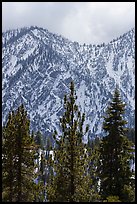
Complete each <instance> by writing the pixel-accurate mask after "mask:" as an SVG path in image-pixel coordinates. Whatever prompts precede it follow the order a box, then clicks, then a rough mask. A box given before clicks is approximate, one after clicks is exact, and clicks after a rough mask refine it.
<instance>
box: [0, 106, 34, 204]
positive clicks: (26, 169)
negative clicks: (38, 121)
mask: <svg viewBox="0 0 137 204" xmlns="http://www.w3.org/2000/svg"><path fill="white" fill-rule="evenodd" d="M29 126H30V121H29V119H28V117H27V112H26V111H25V109H24V107H23V105H21V106H20V107H19V108H18V109H17V111H16V112H14V111H12V112H11V113H9V117H8V121H7V124H6V126H5V127H4V128H3V135H2V199H3V201H9V202H24V201H25V202H26V201H33V199H34V189H35V183H34V178H35V173H34V169H35V166H34V154H35V145H34V142H33V141H32V138H31V136H30V133H29Z"/></svg>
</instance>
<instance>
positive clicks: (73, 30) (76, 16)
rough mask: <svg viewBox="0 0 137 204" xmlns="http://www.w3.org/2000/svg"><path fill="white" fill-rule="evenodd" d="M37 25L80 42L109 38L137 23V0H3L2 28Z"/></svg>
mask: <svg viewBox="0 0 137 204" xmlns="http://www.w3.org/2000/svg"><path fill="white" fill-rule="evenodd" d="M31 25H34V26H35V25H36V26H39V27H43V28H46V29H48V30H49V31H50V32H53V33H56V34H59V35H63V36H64V37H66V38H68V39H70V40H72V41H77V42H79V43H81V44H83V43H86V44H89V43H91V44H94V43H95V44H99V43H102V42H106V43H107V42H110V41H111V40H113V39H114V38H116V37H119V36H120V35H122V34H124V33H125V32H127V31H129V30H130V29H131V28H133V27H135V2H2V29H3V31H5V30H8V29H12V28H21V27H24V26H31Z"/></svg>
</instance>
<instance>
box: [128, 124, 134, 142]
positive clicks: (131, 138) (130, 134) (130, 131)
mask: <svg viewBox="0 0 137 204" xmlns="http://www.w3.org/2000/svg"><path fill="white" fill-rule="evenodd" d="M127 137H128V139H129V140H130V141H132V142H133V143H134V144H135V129H134V128H128V130H127Z"/></svg>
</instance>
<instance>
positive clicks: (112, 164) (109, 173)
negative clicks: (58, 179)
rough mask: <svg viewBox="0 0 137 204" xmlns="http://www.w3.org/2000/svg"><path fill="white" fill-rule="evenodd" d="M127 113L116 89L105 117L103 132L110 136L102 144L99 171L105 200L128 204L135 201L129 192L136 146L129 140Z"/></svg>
mask: <svg viewBox="0 0 137 204" xmlns="http://www.w3.org/2000/svg"><path fill="white" fill-rule="evenodd" d="M124 112H125V104H124V103H123V102H122V100H121V97H120V93H119V90H118V88H116V89H115V92H114V96H113V98H112V102H110V104H109V106H108V108H107V111H106V116H105V117H104V123H103V129H104V131H105V132H106V133H107V135H106V137H104V138H103V139H102V142H101V145H100V166H99V169H100V181H101V185H100V194H101V196H102V198H103V199H106V198H107V197H108V196H118V197H119V199H120V201H123V202H126V201H131V200H132V198H133V197H132V198H131V197H130V195H129V197H128V196H127V194H128V191H127V190H125V189H131V188H132V172H131V169H130V160H131V159H132V156H133V155H132V152H133V143H132V142H130V141H129V140H128V139H127V137H126V128H125V124H126V123H127V122H126V120H124V119H123V114H124ZM132 191H133V188H132ZM130 194H131V192H130ZM127 197H128V199H127Z"/></svg>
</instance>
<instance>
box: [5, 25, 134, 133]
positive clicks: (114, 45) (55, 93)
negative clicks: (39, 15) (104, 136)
mask: <svg viewBox="0 0 137 204" xmlns="http://www.w3.org/2000/svg"><path fill="white" fill-rule="evenodd" d="M2 42H3V49H2V51H3V56H2V66H3V67H2V113H3V122H4V121H6V117H7V114H8V112H9V111H10V110H11V109H16V108H17V107H18V106H19V105H20V104H21V103H22V102H23V103H24V105H25V107H26V109H27V111H28V114H29V116H30V119H31V128H32V129H33V130H34V131H36V130H41V131H42V132H43V133H44V135H48V134H51V132H52V131H53V130H54V128H56V129H57V130H58V131H59V117H60V116H61V115H62V112H63V97H64V94H66V93H68V91H69V84H70V81H71V80H72V79H73V80H74V83H75V89H76V93H77V96H78V100H77V103H78V105H79V107H80V109H81V111H82V112H85V114H86V124H89V126H90V131H91V132H90V133H91V136H93V137H94V136H95V135H101V132H102V121H103V118H102V116H103V114H104V111H105V109H106V107H107V105H108V101H109V100H110V98H111V96H112V94H113V91H114V88H115V87H116V84H118V85H119V88H120V91H121V96H122V100H123V101H124V102H125V103H126V104H127V106H126V114H125V118H126V119H127V120H128V126H129V127H134V110H135V30H134V29H132V30H130V31H129V32H127V33H125V34H123V35H122V36H120V37H118V38H117V39H115V40H112V41H111V42H110V43H108V44H104V43H103V44H101V45H92V44H90V45H86V44H84V45H80V44H79V43H77V42H72V41H69V40H68V39H65V38H63V37H62V36H58V35H55V34H53V33H50V32H49V31H48V30H46V29H43V28H38V27H29V28H22V29H17V30H10V31H7V32H4V33H3V35H2Z"/></svg>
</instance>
